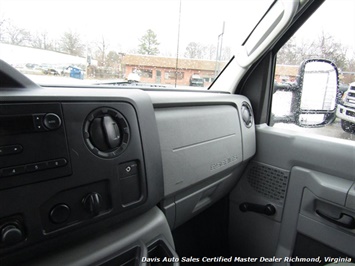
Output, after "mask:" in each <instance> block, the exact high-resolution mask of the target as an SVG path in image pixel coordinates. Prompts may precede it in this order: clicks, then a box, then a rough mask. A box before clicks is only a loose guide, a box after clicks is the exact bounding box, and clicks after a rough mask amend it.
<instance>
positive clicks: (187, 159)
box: [155, 105, 243, 196]
mask: <svg viewBox="0 0 355 266" xmlns="http://www.w3.org/2000/svg"><path fill="white" fill-rule="evenodd" d="M155 114H156V118H157V124H158V131H159V136H160V145H161V149H162V158H163V172H164V191H165V196H167V195H170V194H172V193H174V192H177V191H178V190H181V189H183V188H187V187H189V186H191V185H193V184H195V183H197V182H199V181H201V180H203V179H205V178H208V177H211V176H212V175H214V174H216V173H218V172H220V171H222V170H225V169H226V168H228V167H231V166H234V165H236V164H238V163H240V162H241V161H242V157H243V155H242V142H241V130H240V124H239V119H238V112H237V110H236V109H235V108H234V107H233V106H226V105H224V106H223V105H221V106H199V107H180V108H178V107H175V108H162V109H158V110H156V112H155Z"/></svg>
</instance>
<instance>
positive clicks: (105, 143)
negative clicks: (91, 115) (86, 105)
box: [89, 115, 121, 151]
mask: <svg viewBox="0 0 355 266" xmlns="http://www.w3.org/2000/svg"><path fill="white" fill-rule="evenodd" d="M89 130H90V131H89V133H90V136H91V142H92V144H93V145H94V146H95V147H97V148H98V149H99V150H101V151H109V150H112V149H115V148H117V147H119V146H120V144H121V133H120V128H119V126H118V124H117V122H116V121H115V120H114V119H113V118H112V117H111V116H110V115H105V116H103V117H97V118H95V119H94V121H93V122H92V123H91V126H90V129H89Z"/></svg>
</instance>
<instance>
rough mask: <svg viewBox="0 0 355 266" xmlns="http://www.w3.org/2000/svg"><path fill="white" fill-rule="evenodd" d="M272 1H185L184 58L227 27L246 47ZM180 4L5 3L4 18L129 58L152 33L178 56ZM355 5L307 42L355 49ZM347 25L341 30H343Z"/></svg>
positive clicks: (168, 0) (338, 0)
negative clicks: (320, 37)
mask: <svg viewBox="0 0 355 266" xmlns="http://www.w3.org/2000/svg"><path fill="white" fill-rule="evenodd" d="M271 2H272V0H268V1H266V0H248V1H243V0H182V8H181V24H180V53H183V51H184V50H185V48H186V46H187V44H188V43H189V42H192V41H195V42H200V43H203V44H205V45H209V44H213V45H216V44H217V38H218V35H219V34H220V33H221V32H222V25H223V21H225V34H224V38H223V45H224V46H230V47H231V48H233V47H236V45H238V44H241V43H242V42H243V41H244V39H245V38H246V36H247V34H248V32H249V31H250V30H251V29H252V28H253V27H254V26H255V24H256V22H257V21H258V19H259V18H260V16H262V14H263V13H264V12H265V11H266V10H267V8H268V7H269V5H270V3H271ZM179 3H180V1H179V0H153V1H147V0H101V1H94V0H36V1H34V0H0V17H5V18H8V19H10V20H11V21H12V22H13V23H14V24H16V25H19V26H20V27H23V28H27V29H30V30H31V31H35V30H36V31H38V32H41V31H48V32H49V34H50V36H51V37H52V38H55V39H59V38H60V36H61V35H62V33H63V32H65V31H68V30H69V29H72V30H74V31H77V32H79V33H80V34H81V36H82V39H83V41H85V42H88V43H92V42H93V41H94V40H98V39H100V38H102V36H103V37H104V38H105V39H106V40H107V41H108V43H109V47H108V49H109V50H115V51H117V52H120V51H124V52H127V51H128V50H130V49H134V48H137V47H138V43H139V38H140V37H141V36H142V35H143V34H144V33H145V32H146V31H147V29H152V30H153V31H154V32H155V33H156V34H157V36H158V41H159V42H160V47H159V49H160V51H161V52H162V53H163V54H165V55H166V54H171V55H172V56H175V55H176V47H177V36H178V21H179ZM354 10H355V1H354V0H328V1H326V3H325V4H324V6H322V7H321V10H318V11H322V12H317V13H319V14H315V15H314V16H313V17H312V18H311V20H310V21H309V23H310V26H309V28H308V29H303V30H302V34H301V35H302V36H303V38H304V39H308V38H310V37H314V36H315V34H316V32H321V30H323V31H324V32H329V33H330V34H332V35H333V36H335V37H336V39H338V40H340V41H341V42H342V43H343V44H344V45H347V46H349V47H355V29H354V28H355V16H354ZM339 25H341V26H339Z"/></svg>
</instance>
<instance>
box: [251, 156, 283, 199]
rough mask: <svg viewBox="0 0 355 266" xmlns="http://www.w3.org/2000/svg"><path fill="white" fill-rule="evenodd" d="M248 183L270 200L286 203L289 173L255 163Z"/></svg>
mask: <svg viewBox="0 0 355 266" xmlns="http://www.w3.org/2000/svg"><path fill="white" fill-rule="evenodd" d="M248 182H249V184H250V185H251V187H252V188H254V189H255V190H256V191H257V192H258V193H260V194H262V195H263V196H264V197H266V198H268V199H273V200H277V201H284V199H285V194H286V188H287V182H288V172H287V171H282V170H280V169H277V168H273V167H270V166H266V165H263V164H259V163H254V164H253V166H252V167H251V168H250V169H249V172H248Z"/></svg>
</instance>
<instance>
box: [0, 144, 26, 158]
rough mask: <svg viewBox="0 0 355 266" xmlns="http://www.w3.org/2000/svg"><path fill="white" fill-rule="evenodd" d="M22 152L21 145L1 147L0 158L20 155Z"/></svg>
mask: <svg viewBox="0 0 355 266" xmlns="http://www.w3.org/2000/svg"><path fill="white" fill-rule="evenodd" d="M22 150H23V148H22V146H21V145H11V146H3V147H0V156H1V155H10V154H17V153H21V152H22Z"/></svg>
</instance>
